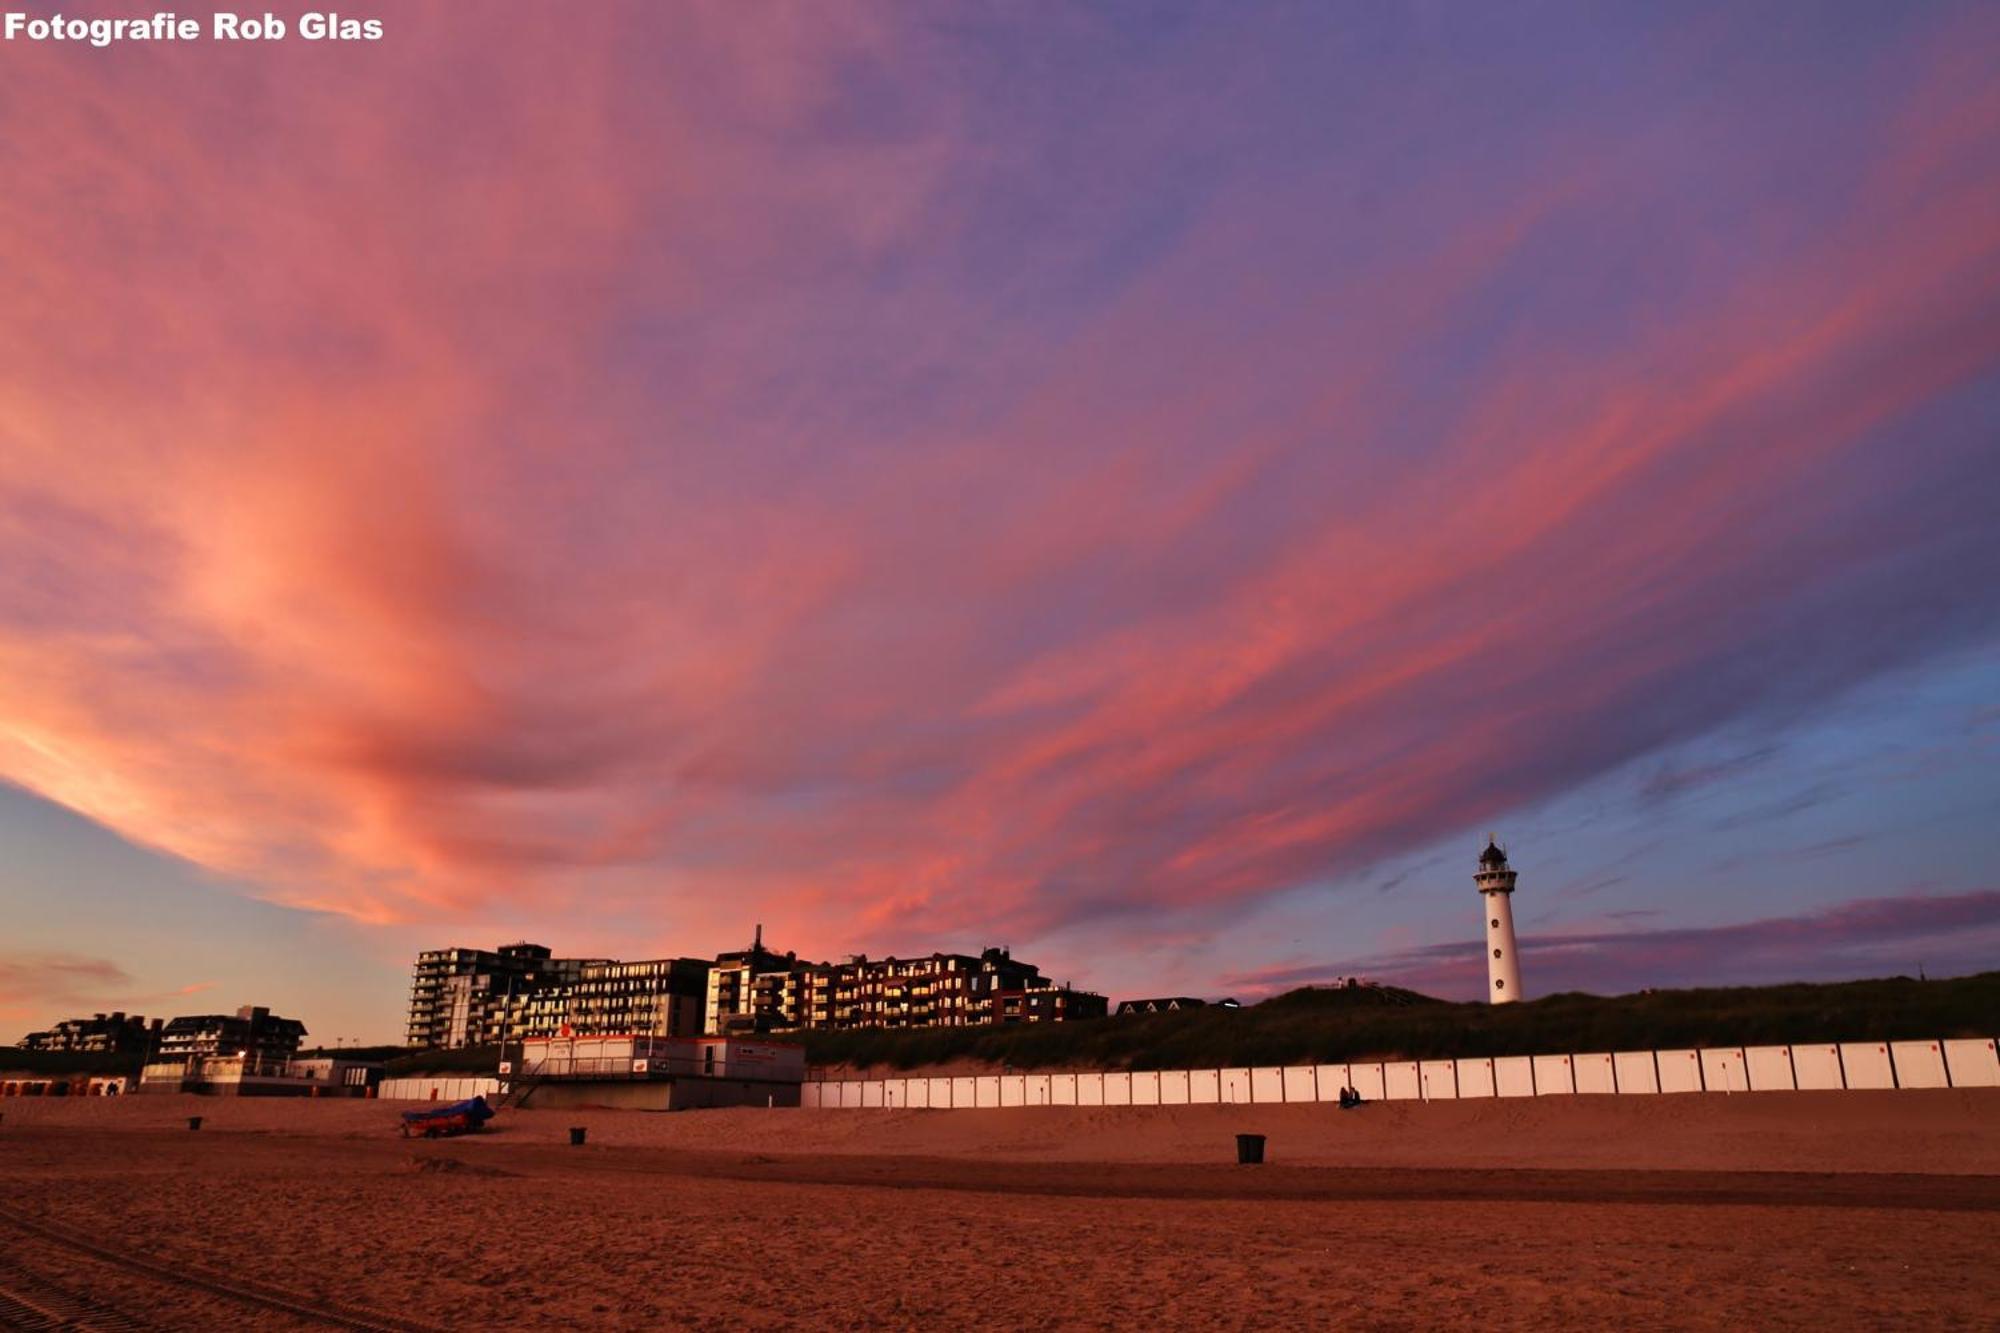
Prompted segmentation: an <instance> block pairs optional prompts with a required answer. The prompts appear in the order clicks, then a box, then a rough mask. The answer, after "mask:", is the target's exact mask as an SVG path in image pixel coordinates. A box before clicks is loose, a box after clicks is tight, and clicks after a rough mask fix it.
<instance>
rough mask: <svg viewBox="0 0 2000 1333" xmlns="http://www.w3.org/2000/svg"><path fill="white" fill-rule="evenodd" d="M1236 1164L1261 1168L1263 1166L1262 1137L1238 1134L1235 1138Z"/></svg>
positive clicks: (1260, 1135) (1259, 1135)
mask: <svg viewBox="0 0 2000 1333" xmlns="http://www.w3.org/2000/svg"><path fill="white" fill-rule="evenodd" d="M1236 1164H1237V1165H1238V1166H1262V1165H1263V1164H1264V1136H1263V1135H1262V1134H1238V1135H1237V1136H1236Z"/></svg>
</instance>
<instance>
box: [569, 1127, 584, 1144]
mask: <svg viewBox="0 0 2000 1333" xmlns="http://www.w3.org/2000/svg"><path fill="white" fill-rule="evenodd" d="M569 1146H570V1147H572V1148H581V1147H582V1146H583V1126H582V1125H571V1126H570V1129H569Z"/></svg>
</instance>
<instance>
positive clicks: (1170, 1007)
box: [1118, 995, 1208, 1018]
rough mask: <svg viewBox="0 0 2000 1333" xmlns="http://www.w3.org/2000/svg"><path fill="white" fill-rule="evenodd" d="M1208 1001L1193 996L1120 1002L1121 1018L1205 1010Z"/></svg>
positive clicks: (1170, 996)
mask: <svg viewBox="0 0 2000 1333" xmlns="http://www.w3.org/2000/svg"><path fill="white" fill-rule="evenodd" d="M1207 1006H1208V1001H1207V1000H1197V999H1196V998H1195V997H1194V996H1192V995H1163V996H1161V997H1160V998H1158V999H1155V1000H1120V1001H1119V1002H1118V1014H1119V1017H1121V1018H1122V1017H1124V1016H1125V1015H1126V1014H1171V1013H1173V1012H1175V1011H1176V1010H1180V1009H1204V1008H1206V1007H1207Z"/></svg>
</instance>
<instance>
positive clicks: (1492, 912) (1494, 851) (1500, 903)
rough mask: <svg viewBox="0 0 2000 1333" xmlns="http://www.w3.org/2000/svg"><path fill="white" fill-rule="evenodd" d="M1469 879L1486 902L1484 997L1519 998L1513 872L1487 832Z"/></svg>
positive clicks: (1510, 1000) (1496, 1000)
mask: <svg viewBox="0 0 2000 1333" xmlns="http://www.w3.org/2000/svg"><path fill="white" fill-rule="evenodd" d="M1472 880H1473V883H1475V884H1477V885H1478V886H1479V896H1480V898H1481V899H1482V900H1484V902H1485V904H1486V912H1485V916H1486V979H1487V982H1488V985H1487V987H1486V998H1487V999H1488V1000H1491V1001H1492V1002H1493V1003H1494V1004H1512V1003H1513V1002H1514V1001H1515V1000H1518V999H1520V998H1521V959H1520V955H1519V954H1517V953H1516V952H1515V951H1514V872H1513V871H1512V870H1511V869H1509V868H1508V865H1507V853H1506V852H1505V851H1503V850H1501V847H1500V844H1499V843H1498V842H1496V841H1495V840H1494V839H1493V836H1492V835H1491V834H1488V835H1487V838H1486V850H1485V851H1483V852H1481V853H1480V854H1479V873H1478V874H1476V875H1474V876H1473V877H1472Z"/></svg>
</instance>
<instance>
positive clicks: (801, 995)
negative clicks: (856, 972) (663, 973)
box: [702, 925, 824, 1035]
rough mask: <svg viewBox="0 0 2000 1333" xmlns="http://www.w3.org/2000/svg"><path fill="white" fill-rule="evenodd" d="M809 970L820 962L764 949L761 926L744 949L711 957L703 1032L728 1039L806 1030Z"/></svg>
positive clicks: (762, 928) (703, 1016)
mask: <svg viewBox="0 0 2000 1333" xmlns="http://www.w3.org/2000/svg"><path fill="white" fill-rule="evenodd" d="M814 966H824V964H817V965H816V964H813V963H808V962H805V961H804V960H802V959H801V958H800V957H799V956H798V955H797V954H795V953H783V954H780V953H777V952H775V951H773V950H770V949H767V948H765V947H764V927H763V926H761V925H760V926H758V927H757V933H756V936H755V937H754V938H753V939H752V940H751V943H750V947H749V948H747V949H739V950H737V951H735V952H734V953H724V954H717V955H716V958H715V964H714V966H712V967H711V968H710V969H709V973H708V995H707V1002H706V1004H704V1006H703V1010H702V1019H703V1022H702V1031H703V1032H706V1033H712V1034H716V1035H727V1034H732V1033H738V1034H740V1033H753V1032H777V1031H783V1030H785V1029H788V1028H797V1027H803V1026H805V1020H804V1009H805V993H806V978H807V975H808V974H809V972H810V970H811V969H812V968H813V967H814Z"/></svg>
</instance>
